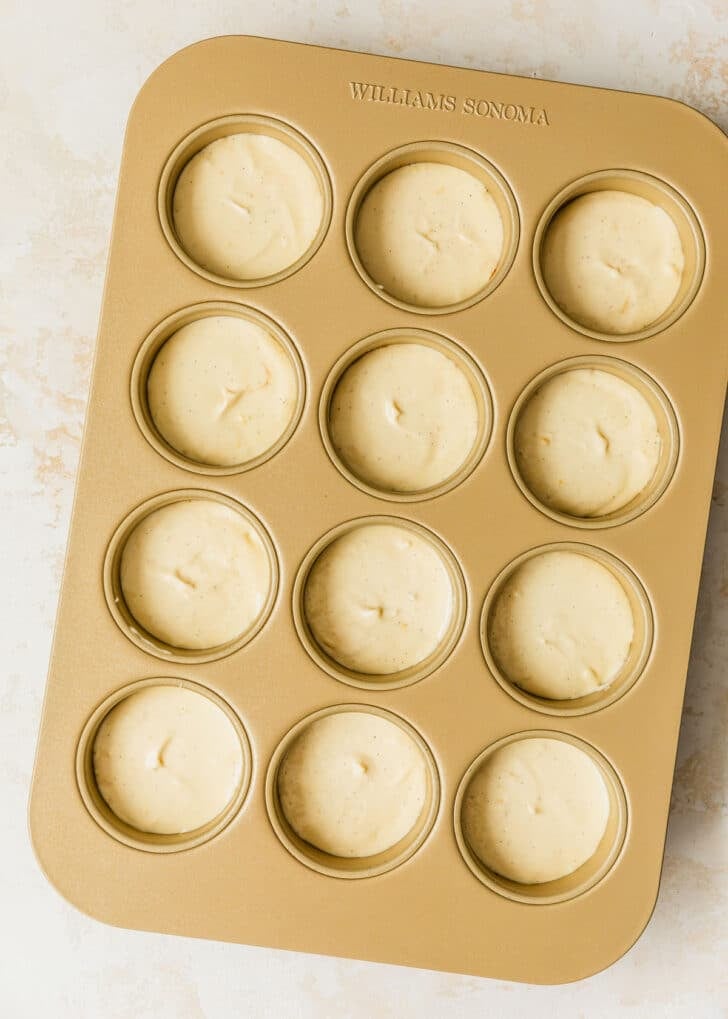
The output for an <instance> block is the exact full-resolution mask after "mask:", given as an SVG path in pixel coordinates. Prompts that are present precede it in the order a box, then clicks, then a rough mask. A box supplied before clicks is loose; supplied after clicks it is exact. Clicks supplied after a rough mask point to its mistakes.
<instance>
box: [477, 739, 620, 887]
mask: <svg viewBox="0 0 728 1019" xmlns="http://www.w3.org/2000/svg"><path fill="white" fill-rule="evenodd" d="M609 812H610V808H609V794H608V792H607V787H606V784H605V781H604V778H603V777H602V773H601V771H600V769H599V767H598V766H597V765H596V764H595V763H594V761H593V760H592V759H591V757H589V756H588V754H586V753H584V751H583V750H580V749H579V748H578V747H575V746H573V745H572V744H571V743H567V742H565V741H564V740H559V739H549V738H545V739H541V738H533V739H523V740H517V741H515V742H513V743H508V744H506V745H505V746H504V747H501V748H500V749H498V750H496V751H495V752H494V753H493V754H491V755H490V757H488V758H487V759H486V761H485V762H484V763H483V765H482V766H481V768H479V770H478V771H477V772H476V774H475V775H474V776H473V778H472V780H471V781H470V784H469V785H468V788H467V790H466V793H465V796H464V797H463V804H462V812H461V818H462V826H463V834H464V836H465V839H466V841H467V843H468V845H469V846H470V849H471V851H472V852H473V853H474V854H475V856H477V857H478V859H479V860H481V862H482V863H484V864H485V866H486V867H488V868H489V869H490V870H492V871H495V873H496V874H500V875H501V876H502V877H505V878H508V879H509V880H511V881H518V882H519V883H521V884H541V883H543V882H545V881H555V880H556V879H557V878H561V877H565V876H566V875H567V874H571V873H572V872H573V871H575V870H577V869H578V868H579V867H580V866H581V865H582V864H583V863H586V861H587V860H589V859H590V858H591V857H592V856H593V855H594V853H595V852H596V850H597V848H598V846H599V843H600V842H601V840H602V837H603V835H604V832H605V830H606V827H607V823H608V821H609Z"/></svg>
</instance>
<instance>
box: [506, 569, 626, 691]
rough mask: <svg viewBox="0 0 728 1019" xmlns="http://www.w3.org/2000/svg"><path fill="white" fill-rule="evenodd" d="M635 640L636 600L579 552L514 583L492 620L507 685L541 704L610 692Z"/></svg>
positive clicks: (522, 573)
mask: <svg viewBox="0 0 728 1019" xmlns="http://www.w3.org/2000/svg"><path fill="white" fill-rule="evenodd" d="M633 639H634V618H633V615H632V608H631V606H630V602H629V598H628V597H627V594H626V593H625V590H624V588H623V587H622V585H621V584H620V582H619V581H618V580H617V578H616V577H615V576H614V574H613V573H612V572H611V571H610V570H609V569H607V567H606V566H602V564H601V563H599V562H597V561H596V560H594V559H591V558H590V557H589V556H585V555H580V554H579V553H577V552H567V551H561V552H544V553H542V554H541V555H538V556H534V557H533V558H531V559H528V560H527V561H526V562H525V563H523V565H522V566H519V567H518V569H517V570H516V571H515V572H514V573H513V574H512V575H511V576H510V577H509V579H508V580H507V581H506V582H505V584H504V585H503V587H502V589H501V591H500V592H499V593H498V595H497V597H496V599H495V602H494V604H493V608H492V610H491V614H490V621H489V626H488V641H489V645H490V650H491V653H492V655H493V658H494V659H495V661H496V663H497V664H498V666H499V668H500V669H501V671H502V672H503V673H504V675H505V676H506V678H507V679H509V680H510V681H511V682H512V683H515V684H516V685H517V686H520V687H522V688H523V689H524V690H527V691H528V692H529V693H532V694H535V695H536V696H537V697H548V698H551V699H554V700H570V699H572V698H574V697H585V696H587V695H588V694H591V693H594V692H595V691H597V690H604V689H606V688H607V687H608V686H609V685H610V684H611V683H612V682H613V681H614V680H615V679H616V678H617V676H618V675H619V673H620V671H621V670H622V668H623V667H624V664H625V662H626V660H627V656H628V655H629V652H630V648H631V646H632V641H633Z"/></svg>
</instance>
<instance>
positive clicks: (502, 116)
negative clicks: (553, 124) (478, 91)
mask: <svg viewBox="0 0 728 1019" xmlns="http://www.w3.org/2000/svg"><path fill="white" fill-rule="evenodd" d="M463 113H464V114H465V115H466V116H468V117H488V118H489V119H491V120H511V121H515V122H516V123H518V124H533V125H534V126H535V127H549V118H548V115H547V113H546V110H544V109H541V108H540V107H539V106H519V105H516V104H514V103H501V102H496V100H494V99H473V98H471V97H470V96H468V97H467V98H465V99H463Z"/></svg>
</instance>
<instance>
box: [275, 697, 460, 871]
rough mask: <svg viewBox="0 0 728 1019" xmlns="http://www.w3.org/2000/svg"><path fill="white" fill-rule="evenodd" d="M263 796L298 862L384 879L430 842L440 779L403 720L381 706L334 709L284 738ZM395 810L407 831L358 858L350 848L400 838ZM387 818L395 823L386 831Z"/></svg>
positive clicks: (308, 720)
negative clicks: (331, 847) (344, 850)
mask: <svg viewBox="0 0 728 1019" xmlns="http://www.w3.org/2000/svg"><path fill="white" fill-rule="evenodd" d="M331 722H333V723H334V726H331V724H330V723H331ZM352 723H353V727H354V728H353V730H352V728H351V726H352ZM367 788H369V792H368V791H367ZM265 801H266V807H267V810H268V816H269V818H270V822H271V824H272V826H273V829H274V830H275V833H276V835H277V836H278V838H279V839H280V840H281V842H282V843H283V845H284V846H285V848H286V849H287V850H288V852H289V853H291V855H292V856H294V857H295V858H296V859H297V860H298V861H299V862H301V863H303V864H305V865H306V866H307V867H310V868H311V869H312V870H316V871H318V872H319V873H320V874H325V875H326V876H328V877H339V878H366V877H376V876H377V875H379V874H384V873H385V872H387V871H390V870H393V869H394V868H395V867H399V866H400V864H402V863H404V862H405V861H406V860H408V859H409V858H410V857H411V856H413V854H414V853H416V852H417V850H418V849H419V848H420V846H421V845H422V844H423V842H424V841H425V839H426V838H427V836H428V834H429V832H430V830H431V829H432V826H433V824H434V822H435V818H436V817H437V813H438V808H439V803H440V779H439V775H438V771H437V766H436V764H435V760H434V758H433V756H432V753H431V751H430V749H429V747H428V746H427V743H426V742H425V741H424V739H423V738H422V736H421V735H420V734H419V733H418V732H417V731H416V730H415V729H414V728H413V727H412V726H411V725H410V724H409V723H408V722H406V721H405V720H404V719H403V718H400V717H399V716H398V715H395V714H393V713H392V712H389V711H385V710H383V709H382V708H379V707H375V706H373V705H367V704H346V705H336V706H333V707H329V708H324V709H322V710H321V711H317V712H315V713H314V714H313V715H310V716H308V717H307V718H304V719H302V720H301V721H300V722H298V723H297V724H296V725H295V726H294V727H293V728H292V729H291V730H290V731H289V732H288V733H287V734H286V736H284V738H283V740H282V741H281V742H280V743H279V745H278V747H277V748H276V751H275V753H274V754H273V757H272V758H271V762H270V764H269V766H268V773H267V777H266V784H265ZM393 807H394V808H395V809H396V813H397V818H396V821H397V822H398V823H399V827H400V828H401V830H403V831H404V834H401V835H400V837H397V838H396V841H394V842H392V843H391V844H389V845H386V846H383V847H382V848H379V849H378V851H377V852H373V853H369V854H366V855H355V851H352V847H354V848H355V847H356V845H357V844H364V842H365V840H366V841H370V842H372V843H374V842H375V841H378V840H379V841H383V842H389V839H390V838H395V836H396V835H399V831H397V832H395V830H394V827H393V826H392V825H391V817H390V818H387V816H386V811H387V809H388V808H389V809H390V810H391V809H392V808H393ZM294 809H295V812H296V813H295V816H294V815H293V811H294ZM286 810H288V811H289V812H290V813H291V817H290V818H289V816H287V813H286ZM380 811H384V813H383V814H380V813H379V812H380ZM382 818H384V819H385V822H386V821H387V820H389V822H390V823H389V824H386V823H385V826H384V831H382V827H381V822H382ZM294 825H296V826H298V827H299V829H301V830H304V829H305V832H306V834H309V839H311V838H317V839H318V840H319V841H321V842H326V841H327V840H331V842H332V844H334V843H336V845H335V848H337V849H339V852H341V849H340V848H339V846H340V845H343V846H347V845H348V846H349V849H348V854H347V855H343V854H342V855H337V854H335V853H332V852H326V851H325V849H321V848H320V847H319V846H318V845H315V844H314V843H313V842H312V841H307V840H306V838H303V837H302V836H301V834H300V833H299V831H297V830H296V827H294ZM311 832H314V833H315V834H313V835H311ZM375 848H378V847H375Z"/></svg>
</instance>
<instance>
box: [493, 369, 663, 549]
mask: <svg viewBox="0 0 728 1019" xmlns="http://www.w3.org/2000/svg"><path fill="white" fill-rule="evenodd" d="M506 445H507V455H508V462H509V465H510V468H511V471H512V473H513V477H514V479H515V481H516V484H517V485H518V487H519V488H520V489H521V491H522V492H523V494H524V495H525V496H526V498H527V499H529V501H530V502H532V503H533V505H534V506H536V507H537V508H538V509H540V510H541V512H542V513H545V514H546V515H547V516H550V517H553V519H554V520H558V521H559V522H560V523H564V524H569V525H570V526H572V527H584V528H592V529H593V528H601V527H615V526H617V525H618V524H624V523H626V522H627V521H629V520H633V519H634V518H635V517H637V516H640V515H641V514H642V513H645V512H646V511H647V510H648V509H649V508H650V507H651V506H653V505H654V504H655V503H656V502H657V500H658V499H659V498H660V497H661V496H662V494H663V492H664V491H665V489H666V488H667V486H668V485H669V484H670V480H671V478H672V475H673V473H674V471H675V466H676V464H677V460H678V453H679V429H678V423H677V417H676V415H675V411H674V410H673V408H672V404H671V402H670V400H669V399H668V397H667V395H666V394H665V392H664V391H663V390H662V389H661V388H660V386H659V385H658V384H657V383H656V382H655V381H654V379H652V378H650V376H649V375H647V373H646V372H644V371H642V370H641V369H640V368H638V367H637V366H636V365H633V364H629V363H628V362H626V361H620V360H618V359H616V358H610V357H579V358H571V359H570V360H568V361H562V362H561V363H560V364H555V365H552V366H551V367H550V368H547V369H546V370H545V371H542V372H540V373H539V374H538V375H537V376H536V378H534V379H533V380H532V381H531V382H530V383H529V384H528V385H527V386H526V388H525V389H524V390H523V392H522V393H521V395H520V396H519V397H518V399H517V400H516V403H515V405H514V407H513V410H512V412H511V416H510V420H509V422H508V430H507V436H506Z"/></svg>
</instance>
